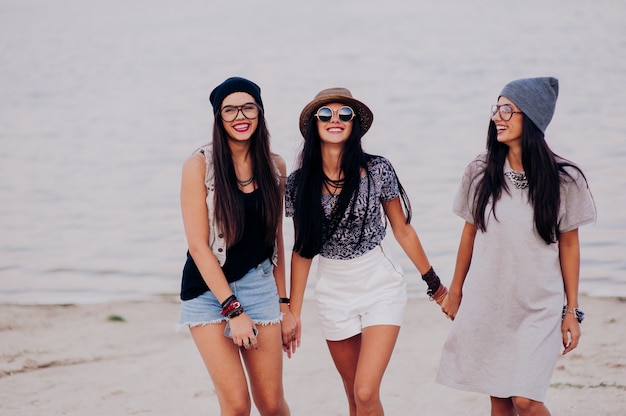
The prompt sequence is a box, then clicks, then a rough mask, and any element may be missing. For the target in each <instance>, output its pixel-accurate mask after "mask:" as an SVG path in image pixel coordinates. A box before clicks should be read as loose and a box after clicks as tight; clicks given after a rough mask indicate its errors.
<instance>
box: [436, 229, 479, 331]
mask: <svg viewBox="0 0 626 416" xmlns="http://www.w3.org/2000/svg"><path fill="white" fill-rule="evenodd" d="M475 238H476V227H475V226H474V225H472V224H470V223H469V222H467V221H466V222H465V225H464V226H463V232H462V233H461V241H460V243H459V250H458V252H457V255H456V265H455V267H454V276H453V277H452V283H450V289H449V292H448V296H447V297H446V299H444V300H443V303H442V305H441V309H442V310H443V312H444V313H445V314H446V315H448V317H450V319H452V320H454V317H455V316H456V313H457V311H458V310H459V306H460V305H461V299H462V297H463V283H464V282H465V277H466V276H467V272H468V270H469V268H470V264H471V263H472V254H473V253H474V239H475Z"/></svg>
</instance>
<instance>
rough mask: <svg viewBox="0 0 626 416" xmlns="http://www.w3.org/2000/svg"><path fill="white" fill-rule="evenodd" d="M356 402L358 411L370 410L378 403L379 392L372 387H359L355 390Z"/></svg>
mask: <svg viewBox="0 0 626 416" xmlns="http://www.w3.org/2000/svg"><path fill="white" fill-rule="evenodd" d="M354 400H355V402H356V405H357V408H358V409H363V410H368V409H371V408H374V407H375V405H376V403H378V392H377V391H376V390H375V389H373V388H372V387H371V386H367V385H362V386H357V387H355V389H354Z"/></svg>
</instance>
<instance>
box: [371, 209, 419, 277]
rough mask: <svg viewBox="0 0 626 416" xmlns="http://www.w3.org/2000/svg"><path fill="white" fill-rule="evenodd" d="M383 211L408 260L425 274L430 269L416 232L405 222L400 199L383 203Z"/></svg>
mask: <svg viewBox="0 0 626 416" xmlns="http://www.w3.org/2000/svg"><path fill="white" fill-rule="evenodd" d="M383 209H384V210H385V215H387V218H389V223H390V224H391V229H392V231H393V236H394V238H395V239H396V241H397V242H398V244H400V247H402V250H403V251H404V252H405V253H406V255H407V256H408V257H409V259H411V262H412V263H413V264H414V265H415V267H416V268H417V270H419V272H420V274H425V273H426V272H427V271H428V270H429V269H430V262H429V261H428V257H427V256H426V252H425V251H424V248H423V247H422V243H421V242H420V239H419V237H418V235H417V232H415V229H414V228H413V226H412V225H411V224H407V222H406V216H405V215H404V211H403V210H402V205H401V204H400V197H397V198H394V199H392V200H391V201H385V202H383Z"/></svg>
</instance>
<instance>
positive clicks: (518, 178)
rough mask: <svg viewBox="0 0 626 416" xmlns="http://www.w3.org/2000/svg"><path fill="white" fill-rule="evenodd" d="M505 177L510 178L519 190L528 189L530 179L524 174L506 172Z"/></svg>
mask: <svg viewBox="0 0 626 416" xmlns="http://www.w3.org/2000/svg"><path fill="white" fill-rule="evenodd" d="M504 176H506V177H507V178H509V180H510V181H511V182H513V185H514V186H515V187H516V188H517V189H524V188H527V187H528V178H527V177H526V174H525V173H524V172H515V171H514V170H512V171H509V172H504Z"/></svg>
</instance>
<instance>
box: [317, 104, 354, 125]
mask: <svg viewBox="0 0 626 416" xmlns="http://www.w3.org/2000/svg"><path fill="white" fill-rule="evenodd" d="M333 113H335V112H334V111H333V109H332V108H330V107H320V109H319V110H317V112H316V113H315V117H317V119H318V120H319V121H323V122H324V123H328V122H329V121H330V120H331V119H332V118H333ZM337 117H339V120H341V121H350V120H352V119H353V118H354V110H353V109H352V108H350V107H348V106H347V105H345V106H343V107H341V108H340V109H339V110H337Z"/></svg>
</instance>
